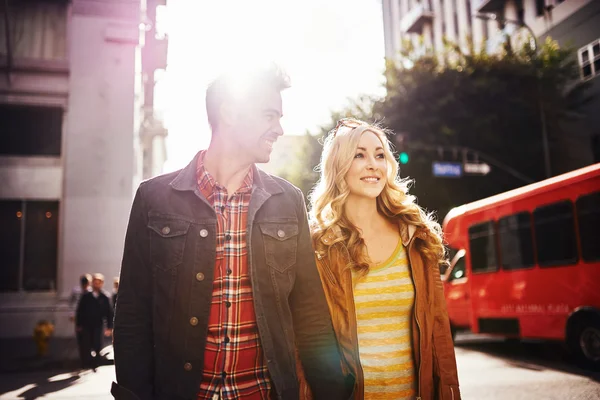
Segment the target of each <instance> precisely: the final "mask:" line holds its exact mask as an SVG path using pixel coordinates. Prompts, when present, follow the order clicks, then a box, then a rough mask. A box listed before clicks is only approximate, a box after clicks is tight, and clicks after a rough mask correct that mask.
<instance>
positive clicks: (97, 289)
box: [75, 274, 113, 371]
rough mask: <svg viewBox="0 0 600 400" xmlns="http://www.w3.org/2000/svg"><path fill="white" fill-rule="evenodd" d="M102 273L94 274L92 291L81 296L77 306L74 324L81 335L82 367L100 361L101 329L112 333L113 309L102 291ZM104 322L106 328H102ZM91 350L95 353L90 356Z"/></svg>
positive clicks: (91, 366) (89, 366)
mask: <svg viewBox="0 0 600 400" xmlns="http://www.w3.org/2000/svg"><path fill="white" fill-rule="evenodd" d="M103 286H104V275H102V274H94V275H93V277H92V291H91V292H86V293H84V294H83V295H82V296H81V299H80V300H79V305H78V306H77V314H76V318H75V325H76V330H77V333H78V334H80V335H81V337H82V343H83V345H82V352H83V360H84V362H83V368H92V369H93V370H94V371H96V367H97V366H98V365H99V361H100V350H101V349H102V331H103V330H104V335H105V336H107V337H109V336H111V335H112V327H113V310H112V307H111V305H110V301H109V299H108V296H107V295H106V294H104V292H103V291H102V287H103ZM104 324H106V328H104ZM92 350H93V351H94V353H95V355H94V356H93V357H92Z"/></svg>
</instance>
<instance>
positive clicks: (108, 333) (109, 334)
mask: <svg viewBox="0 0 600 400" xmlns="http://www.w3.org/2000/svg"><path fill="white" fill-rule="evenodd" d="M112 333H113V330H112V329H110V328H106V329H105V330H104V336H106V337H110V336H112Z"/></svg>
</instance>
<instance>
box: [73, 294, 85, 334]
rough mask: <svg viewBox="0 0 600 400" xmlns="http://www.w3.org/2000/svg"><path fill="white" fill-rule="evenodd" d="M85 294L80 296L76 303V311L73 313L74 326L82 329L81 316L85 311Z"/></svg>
mask: <svg viewBox="0 0 600 400" xmlns="http://www.w3.org/2000/svg"><path fill="white" fill-rule="evenodd" d="M85 300H86V296H85V293H82V294H81V297H80V298H79V301H78V302H77V310H76V311H75V326H76V327H82V326H83V315H84V311H85V304H84V303H85Z"/></svg>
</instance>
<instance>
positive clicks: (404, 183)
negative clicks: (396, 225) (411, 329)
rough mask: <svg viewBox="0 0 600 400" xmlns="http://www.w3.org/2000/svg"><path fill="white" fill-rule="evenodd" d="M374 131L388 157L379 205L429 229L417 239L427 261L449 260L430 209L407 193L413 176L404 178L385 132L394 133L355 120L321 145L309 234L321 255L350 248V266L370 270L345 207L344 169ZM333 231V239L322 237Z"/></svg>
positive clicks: (398, 218)
mask: <svg viewBox="0 0 600 400" xmlns="http://www.w3.org/2000/svg"><path fill="white" fill-rule="evenodd" d="M365 132H373V133H374V134H375V135H377V137H379V139H380V140H381V143H382V147H383V150H384V153H385V159H386V161H387V183H386V184H385V186H384V188H383V191H382V192H381V194H380V195H379V196H377V200H376V201H377V210H378V211H379V213H380V214H382V215H384V216H385V217H387V218H388V219H389V220H392V221H400V222H402V223H404V224H405V225H406V226H408V225H415V227H416V228H417V229H419V228H421V229H422V230H423V231H424V232H425V233H426V239H425V240H422V241H419V242H418V243H415V244H416V245H418V246H419V247H418V250H419V251H420V253H421V254H422V256H423V258H424V259H425V261H426V263H427V264H430V265H435V266H438V265H440V264H444V263H446V260H445V249H444V245H443V243H442V232H441V228H440V225H439V224H438V223H437V222H436V221H435V219H434V217H433V215H432V214H431V213H426V212H425V211H424V210H423V209H422V208H421V207H419V206H418V205H417V204H416V203H415V197H414V196H412V195H409V194H408V188H409V186H410V185H411V184H412V180H411V179H408V178H405V179H400V177H399V176H398V163H397V162H396V160H395V158H394V155H393V153H392V145H391V143H390V141H389V139H388V137H387V135H388V134H389V133H391V132H389V131H386V130H385V129H384V128H382V127H380V126H378V125H371V124H368V123H366V122H364V121H360V120H356V119H344V120H340V122H338V124H337V126H336V128H334V129H333V130H332V131H330V132H329V134H328V135H327V137H326V139H325V143H324V145H323V153H322V155H321V162H320V164H319V170H320V177H319V181H318V182H317V184H316V186H315V188H314V189H313V190H312V192H311V193H310V195H309V200H310V203H311V211H310V222H311V235H312V239H313V243H314V244H315V250H316V251H317V253H318V254H328V253H329V250H330V249H331V248H333V247H334V246H339V247H340V248H342V249H343V251H344V252H345V253H346V255H347V258H348V264H347V265H346V266H347V267H349V268H352V269H353V270H355V271H356V272H358V273H359V274H360V275H363V276H364V275H366V274H367V273H368V271H369V263H370V260H369V257H368V255H367V251H366V247H365V243H364V240H363V239H362V238H361V237H360V233H359V231H358V228H357V227H356V226H355V225H354V224H352V223H351V222H350V220H349V219H348V217H347V216H346V215H345V212H344V204H345V203H346V199H347V198H348V195H349V193H350V191H349V188H348V184H347V183H346V179H345V177H346V174H347V173H348V170H349V169H350V166H351V164H352V161H353V160H354V156H355V154H356V148H357V147H358V143H359V141H360V138H361V136H362V134H363V133H365ZM331 233H333V237H335V239H333V240H329V239H327V240H325V241H324V240H322V239H323V238H324V237H325V236H329V235H330V234H331Z"/></svg>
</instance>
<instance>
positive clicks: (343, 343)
mask: <svg viewBox="0 0 600 400" xmlns="http://www.w3.org/2000/svg"><path fill="white" fill-rule="evenodd" d="M400 232H401V237H402V242H403V244H404V246H405V247H406V248H407V249H408V258H409V262H410V267H411V273H412V279H413V282H414V285H415V305H414V307H415V310H414V311H415V312H414V318H413V322H412V333H413V335H412V340H413V346H412V347H413V355H414V360H415V368H416V376H417V386H416V391H417V400H459V399H460V391H459V389H458V375H457V372H456V359H455V355H454V344H453V342H452V336H451V334H450V322H449V320H448V312H447V311H446V300H445V298H444V292H443V287H442V282H441V279H440V272H439V269H438V266H437V265H427V264H426V263H425V262H424V260H423V258H422V257H421V255H420V253H419V251H418V247H419V246H418V243H416V242H417V241H419V240H426V239H427V232H425V231H424V230H422V229H416V227H414V226H408V227H406V226H404V225H402V224H401V226H400ZM333 239H334V236H333V234H330V235H328V236H325V237H324V238H323V239H322V240H323V241H324V242H325V243H327V242H328V241H330V240H333ZM345 265H346V262H345V260H344V256H343V255H342V254H340V252H339V251H337V249H336V246H333V247H332V248H331V250H330V251H329V253H328V254H319V253H317V267H318V269H319V273H320V274H321V281H322V283H323V288H324V289H325V295H326V297H327V302H328V304H329V310H330V312H331V317H332V321H333V328H334V331H335V334H336V336H337V340H338V345H339V347H340V352H341V353H342V358H343V361H342V363H343V365H342V369H343V370H344V372H345V373H350V374H352V375H353V376H354V377H355V378H356V381H355V386H354V397H353V398H354V399H355V400H362V399H363V398H364V386H363V385H364V377H363V372H362V367H361V365H360V361H359V353H358V338H357V333H356V331H357V327H356V314H355V309H354V295H353V292H352V277H351V272H350V271H349V270H348V269H345V268H344V267H345ZM298 377H299V380H300V399H305V400H307V399H311V398H312V395H311V393H310V389H309V387H308V385H307V383H306V381H305V380H304V378H303V371H302V368H301V366H300V365H298Z"/></svg>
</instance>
